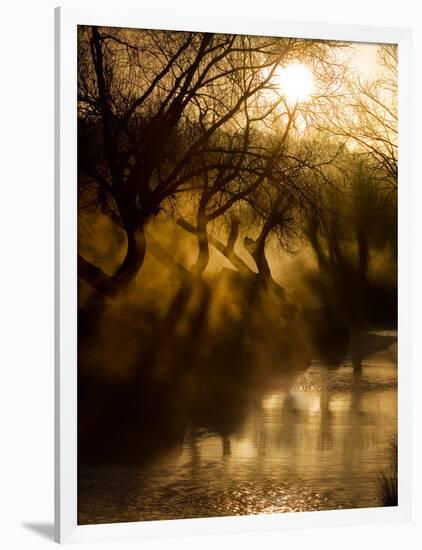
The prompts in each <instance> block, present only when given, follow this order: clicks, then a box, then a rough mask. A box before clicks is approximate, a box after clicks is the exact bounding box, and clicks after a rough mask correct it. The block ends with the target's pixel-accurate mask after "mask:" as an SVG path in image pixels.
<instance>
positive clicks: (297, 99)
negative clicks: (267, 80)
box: [275, 63, 314, 104]
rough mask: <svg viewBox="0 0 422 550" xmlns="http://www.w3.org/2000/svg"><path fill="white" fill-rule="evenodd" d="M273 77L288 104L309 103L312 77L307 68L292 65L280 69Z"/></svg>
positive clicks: (312, 84) (299, 64)
mask: <svg viewBox="0 0 422 550" xmlns="http://www.w3.org/2000/svg"><path fill="white" fill-rule="evenodd" d="M275 76H276V79H277V86H279V87H280V92H281V93H282V94H283V95H284V96H285V97H286V100H287V101H288V102H289V103H292V104H294V103H302V102H306V101H309V99H310V98H311V95H312V93H313V91H314V77H313V74H312V71H311V70H310V69H308V67H306V66H305V65H302V64H301V63H293V64H291V65H287V67H283V68H281V69H280V71H279V72H278V73H277V74H276V75H275Z"/></svg>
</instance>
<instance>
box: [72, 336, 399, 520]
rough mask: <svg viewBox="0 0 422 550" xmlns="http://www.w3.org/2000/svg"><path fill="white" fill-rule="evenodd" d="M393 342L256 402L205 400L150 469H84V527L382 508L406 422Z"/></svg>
mask: <svg viewBox="0 0 422 550" xmlns="http://www.w3.org/2000/svg"><path fill="white" fill-rule="evenodd" d="M381 336H382V333H381ZM384 337H385V338H388V345H387V346H385V345H384V346H382V347H380V349H377V348H376V346H375V347H374V352H373V353H365V356H364V357H363V359H362V361H361V368H359V369H356V368H353V363H352V361H353V360H354V359H353V358H350V360H348V361H347V362H346V363H344V364H343V365H341V366H340V367H339V368H336V369H329V368H326V367H325V366H324V365H323V364H321V363H318V362H313V363H312V364H311V366H310V367H309V368H308V369H307V370H306V371H305V372H304V373H302V374H301V375H300V376H298V377H297V378H296V380H294V381H292V380H291V381H290V382H286V380H280V379H279V378H277V377H274V378H273V379H272V380H271V381H270V383H268V384H267V385H266V388H265V390H262V391H261V390H259V391H258V390H257V391H256V392H251V393H250V394H248V398H247V399H246V398H245V394H244V393H242V399H240V397H239V396H237V398H236V396H231V401H229V404H226V405H225V406H224V407H223V406H221V407H217V410H216V408H215V407H214V408H213V409H212V410H211V408H210V407H209V406H208V404H207V403H203V404H204V405H205V406H204V407H202V408H201V407H198V409H197V410H196V411H193V414H192V416H191V418H190V419H187V422H188V424H187V425H186V429H185V431H184V437H183V440H182V441H181V442H180V444H174V445H173V446H172V447H171V449H170V450H168V451H166V452H162V453H161V455H160V456H159V458H156V459H155V460H154V461H152V462H151V463H149V464H144V465H143V466H139V465H134V464H132V465H125V466H123V465H122V466H120V467H116V466H110V465H103V466H94V465H92V464H91V465H90V466H83V467H81V469H80V485H79V494H80V498H79V522H80V523H104V522H114V521H140V520H153V519H173V518H193V517H210V516H224V515H236V514H256V513H269V512H289V511H302V510H323V509H338V508H352V507H353V508H355V507H370V506H377V505H379V504H380V502H379V499H378V496H377V482H378V479H379V473H380V471H382V470H383V469H387V468H388V467H389V460H390V457H389V446H390V442H391V438H392V437H393V436H394V435H395V430H396V422H397V369H396V362H395V352H394V345H395V334H392V333H389V334H387V335H384ZM368 338H369V340H370V339H371V338H373V336H371V335H369V336H368ZM220 397H221V403H223V402H226V400H227V399H229V397H230V396H224V394H223V393H222V394H221V396H220ZM227 410H230V415H228V417H227ZM211 417H212V422H211ZM223 417H224V421H223ZM234 418H235V419H236V421H234V420H233V419H234ZM230 419H231V420H230ZM240 419H242V420H241V421H240ZM211 426H214V428H212V427H211ZM216 427H217V428H216Z"/></svg>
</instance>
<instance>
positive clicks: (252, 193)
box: [55, 8, 410, 542]
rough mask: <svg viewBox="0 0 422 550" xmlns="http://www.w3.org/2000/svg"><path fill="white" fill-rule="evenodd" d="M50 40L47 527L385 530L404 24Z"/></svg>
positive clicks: (404, 458) (403, 450)
mask: <svg viewBox="0 0 422 550" xmlns="http://www.w3.org/2000/svg"><path fill="white" fill-rule="evenodd" d="M55 47H56V145H57V149H56V329H57V333H56V539H57V540H58V541H59V542H78V541H91V540H92V541H94V540H95V541H97V540H117V539H127V538H140V537H153V536H158V535H159V536H163V535H165V536H170V535H176V534H185V535H187V534H194V533H215V532H235V531H246V530H255V531H256V530H263V529H281V528H291V527H302V526H306V527H309V526H321V525H324V526H328V525H338V524H354V523H370V522H387V521H398V520H405V519H407V518H408V517H409V514H410V453H409V449H410V353H409V349H410V346H409V334H410V330H409V326H410V325H409V303H410V290H409V279H410V277H409V261H410V253H409V250H410V248H409V247H410V244H409V235H410V231H409V215H408V214H409V204H410V168H409V166H410V161H409V159H410V139H409V135H410V132H409V128H410V97H409V96H410V89H409V79H410V74H409V73H410V70H409V63H410V31H408V30H405V29H387V28H373V27H364V26H362V27H356V26H350V27H349V26H338V25H328V24H327V25H325V24H324V25H323V24H305V23H286V22H283V21H270V20H258V19H257V20H244V19H229V18H223V17H222V18H217V17H216V18H206V19H205V18H195V17H192V18H187V17H181V16H170V15H167V16H162V15H152V14H148V13H142V12H133V13H132V12H125V11H117V10H116V11H112V10H110V11H108V10H107V8H104V9H103V8H102V9H101V11H96V10H89V9H85V8H81V9H73V8H72V9H68V8H65V9H63V8H58V9H57V10H56V44H55ZM398 335H399V336H398Z"/></svg>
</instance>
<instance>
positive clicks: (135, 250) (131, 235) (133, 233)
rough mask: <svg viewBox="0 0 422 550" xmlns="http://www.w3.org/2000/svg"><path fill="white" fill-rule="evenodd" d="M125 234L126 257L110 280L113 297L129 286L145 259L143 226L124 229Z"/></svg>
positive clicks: (141, 224)
mask: <svg viewBox="0 0 422 550" xmlns="http://www.w3.org/2000/svg"><path fill="white" fill-rule="evenodd" d="M126 234H127V250H126V256H125V258H124V260H123V262H122V264H121V265H120V267H119V269H118V270H117V271H116V273H115V274H114V275H113V276H112V278H111V279H112V285H113V290H112V292H113V293H114V295H117V294H119V293H120V292H122V291H124V290H126V289H127V288H128V286H130V284H131V283H132V282H133V281H134V279H135V277H136V275H137V274H138V272H139V270H140V269H141V267H142V264H143V263H144V259H145V252H146V238H145V229H144V224H143V223H140V224H138V225H136V226H135V227H133V228H130V229H126Z"/></svg>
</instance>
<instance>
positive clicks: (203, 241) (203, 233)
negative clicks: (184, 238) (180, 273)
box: [192, 213, 210, 278]
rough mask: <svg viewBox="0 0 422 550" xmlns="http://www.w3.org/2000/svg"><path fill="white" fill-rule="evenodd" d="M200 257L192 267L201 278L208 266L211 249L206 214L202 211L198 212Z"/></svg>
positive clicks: (194, 272)
mask: <svg viewBox="0 0 422 550" xmlns="http://www.w3.org/2000/svg"><path fill="white" fill-rule="evenodd" d="M197 228H198V257H197V259H196V262H195V265H194V266H193V268H192V272H193V274H194V275H195V276H196V277H198V278H201V277H202V274H203V273H204V271H205V270H206V268H207V265H208V262H209V259H210V251H209V243H208V235H207V221H206V219H205V215H203V214H202V213H199V214H198V225H197Z"/></svg>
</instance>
